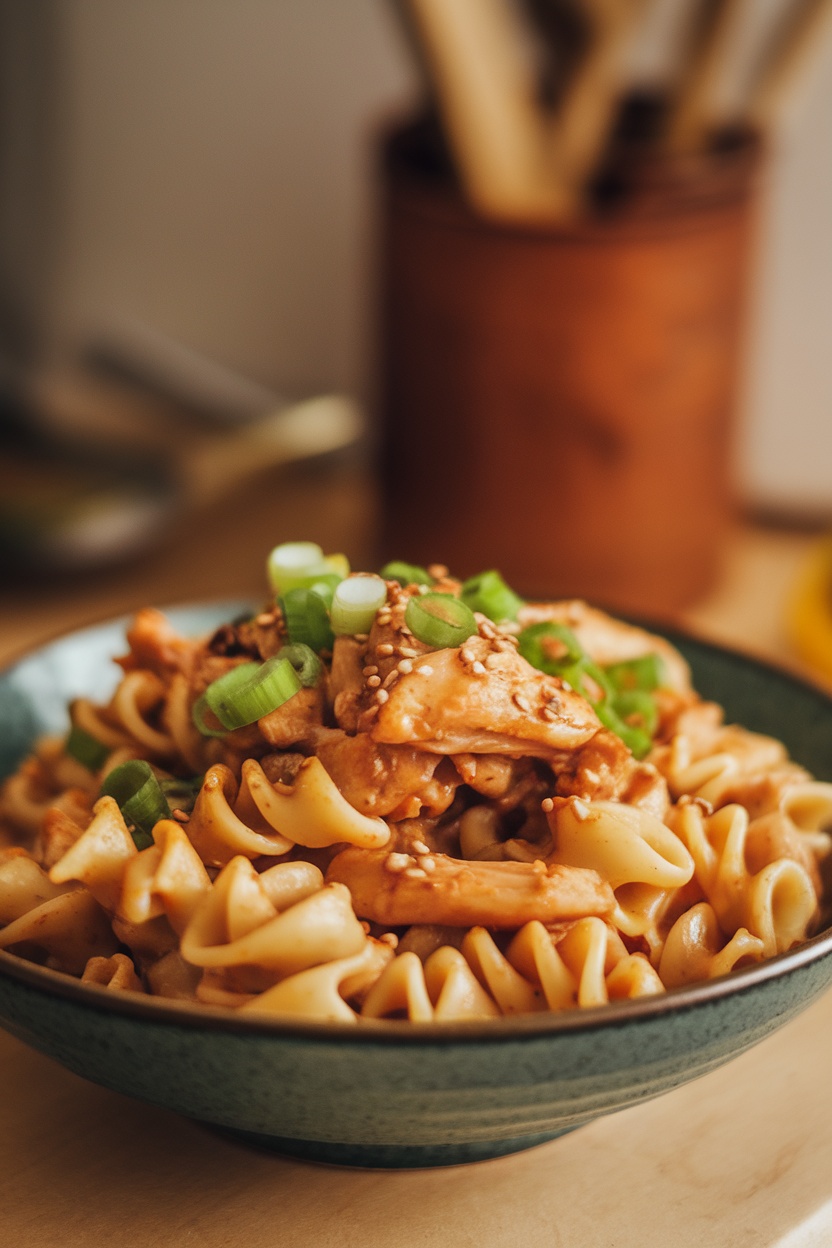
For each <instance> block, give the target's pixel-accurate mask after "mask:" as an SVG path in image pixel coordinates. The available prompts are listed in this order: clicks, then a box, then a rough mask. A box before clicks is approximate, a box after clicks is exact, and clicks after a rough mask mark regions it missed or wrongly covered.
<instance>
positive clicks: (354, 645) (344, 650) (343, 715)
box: [329, 637, 367, 732]
mask: <svg viewBox="0 0 832 1248" xmlns="http://www.w3.org/2000/svg"><path fill="white" fill-rule="evenodd" d="M364 650H365V643H363V642H360V641H356V639H355V638H354V637H336V638H335V645H334V646H333V649H332V666H331V668H330V672H329V699H330V704H331V706H332V713H333V715H334V717H335V722H336V723H337V724H338V726H339V728H343V729H344V730H345V731H346V732H357V730H358V716H359V714H360V712H361V709H362V705H363V701H364V698H365V694H366V692H367V691H366V688H365V685H364V675H363V671H362V669H363V667H364Z"/></svg>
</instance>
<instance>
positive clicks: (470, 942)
mask: <svg viewBox="0 0 832 1248" xmlns="http://www.w3.org/2000/svg"><path fill="white" fill-rule="evenodd" d="M462 954H463V956H464V957H465V959H466V961H467V962H468V965H469V966H470V967H471V970H472V971H473V972H474V974H475V975H476V977H477V979H478V980H479V981H480V983H481V984H482V985H483V987H484V988H486V989H487V990H488V992H489V994H490V995H491V996H492V997H493V998H494V1000H495V1001H496V1002H497V1005H498V1006H499V1007H500V1013H501V1014H533V1013H534V1012H535V1011H537V1010H542V1009H543V1008H544V1006H545V1004H546V1003H545V1000H544V998H543V994H542V993H541V992H539V991H538V990H537V989H536V988H535V987H534V986H533V985H532V984H531V983H529V981H528V980H527V979H524V977H523V976H522V975H521V974H520V972H519V971H518V970H517V968H516V967H515V966H513V965H512V963H511V961H510V960H509V959H508V958H507V957H506V956H505V955H504V954H503V953H502V952H501V951H500V950H499V949H498V948H497V945H496V944H495V943H494V938H493V937H492V936H491V934H490V933H489V932H487V931H486V930H485V928H484V927H473V928H471V930H470V931H469V932H468V934H467V935H466V937H465V939H464V940H463V942H462Z"/></svg>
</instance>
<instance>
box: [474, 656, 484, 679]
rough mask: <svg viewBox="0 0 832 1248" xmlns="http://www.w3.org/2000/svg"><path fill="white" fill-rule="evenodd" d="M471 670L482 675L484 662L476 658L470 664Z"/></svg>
mask: <svg viewBox="0 0 832 1248" xmlns="http://www.w3.org/2000/svg"><path fill="white" fill-rule="evenodd" d="M471 671H472V672H474V673H475V675H477V676H484V675H485V664H484V663H480V661H479V659H476V660H475V661H474V662H473V663H472V664H471Z"/></svg>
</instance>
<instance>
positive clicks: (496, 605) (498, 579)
mask: <svg viewBox="0 0 832 1248" xmlns="http://www.w3.org/2000/svg"><path fill="white" fill-rule="evenodd" d="M462 601H463V602H464V603H467V605H468V606H469V607H470V608H471V610H472V611H479V612H480V613H481V614H482V615H485V616H488V618H489V620H493V621H494V622H495V624H499V623H500V621H501V620H516V619H517V613H518V612H519V610H520V608H521V607H522V606H523V599H522V598H520V597H519V595H517V594H515V592H514V590H513V589H510V588H509V586H508V585H506V583H505V581H504V580H503V578H502V576H501V575H500V573H499V572H497V571H495V570H494V569H493V568H492V569H491V570H490V571H488V572H480V573H479V574H478V575H477V576H471V577H469V578H468V580H467V581H464V582H463V585H462Z"/></svg>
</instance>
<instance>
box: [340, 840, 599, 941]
mask: <svg viewBox="0 0 832 1248" xmlns="http://www.w3.org/2000/svg"><path fill="white" fill-rule="evenodd" d="M326 880H327V883H331V882H333V881H337V882H339V883H342V884H346V885H347V887H348V888H349V890H350V893H351V894H352V900H353V908H354V909H355V912H356V914H357V915H358V916H359V918H363V919H370V920H372V921H374V922H376V923H382V924H386V925H389V926H391V927H400V926H404V925H409V924H411V923H437V924H441V925H448V926H450V927H476V926H478V925H482V926H483V927H490V928H500V929H504V930H512V929H514V928H518V927H522V926H523V924H524V923H528V922H530V921H531V920H532V919H539V920H540V921H541V922H543V923H555V922H559V921H561V920H563V919H577V918H583V917H584V916H586V915H599V916H603V915H607V914H609V913H610V912H611V911H612V909H613V907H614V905H615V897H614V894H613V891H612V889H611V888H610V886H609V884H607V883H606V882H605V881H604V880H602V879H601V877H600V875H598V874H597V872H595V871H591V870H588V869H587V868H584V867H565V866H558V865H556V864H554V863H552V864H547V863H544V862H543V861H540V860H538V861H537V862H533V863H531V862H463V861H461V860H459V859H456V858H446V857H445V856H444V854H421V855H417V856H411V855H408V854H401V853H396V852H393V853H390V852H388V851H387V850H373V851H366V850H355V849H346V850H344V852H343V853H341V854H338V855H337V857H335V858H333V860H332V862H331V863H330V865H329V870H328V871H327V874H326Z"/></svg>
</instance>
